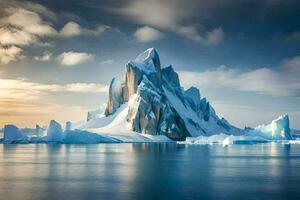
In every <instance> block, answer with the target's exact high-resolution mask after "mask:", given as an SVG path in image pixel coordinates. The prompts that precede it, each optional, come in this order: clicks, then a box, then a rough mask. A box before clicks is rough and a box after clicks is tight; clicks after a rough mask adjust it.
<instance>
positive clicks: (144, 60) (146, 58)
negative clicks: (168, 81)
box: [129, 48, 161, 73]
mask: <svg viewBox="0 0 300 200" xmlns="http://www.w3.org/2000/svg"><path fill="white" fill-rule="evenodd" d="M129 63H130V64H132V65H134V66H136V67H138V68H139V69H140V70H142V71H144V72H145V73H155V72H158V73H160V71H161V65H160V59H159V55H158V53H157V51H156V49H155V48H149V49H147V50H146V51H144V52H143V53H141V54H139V55H138V56H137V57H136V59H135V60H134V61H131V62H129Z"/></svg>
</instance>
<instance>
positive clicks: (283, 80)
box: [179, 56, 300, 96]
mask: <svg viewBox="0 0 300 200" xmlns="http://www.w3.org/2000/svg"><path fill="white" fill-rule="evenodd" d="M299 61H300V56H296V57H294V58H290V59H286V60H284V62H283V65H282V66H280V67H279V68H275V69H274V68H273V69H271V68H266V67H263V68H258V69H255V70H252V71H246V72H243V71H240V70H237V69H233V68H228V67H226V66H220V67H218V68H217V69H214V70H206V71H203V72H194V71H179V75H180V77H181V82H182V83H183V85H184V86H185V87H188V86H191V84H195V85H197V86H199V87H200V88H207V89H212V88H219V89H222V88H228V89H231V90H236V91H244V92H254V93H258V94H263V95H272V96H300V82H299V74H300V73H299V72H300V70H299V69H300V62H299Z"/></svg>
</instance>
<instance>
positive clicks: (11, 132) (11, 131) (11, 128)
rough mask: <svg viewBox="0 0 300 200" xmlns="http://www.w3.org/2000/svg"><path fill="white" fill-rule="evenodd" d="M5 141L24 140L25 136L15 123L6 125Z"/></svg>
mask: <svg viewBox="0 0 300 200" xmlns="http://www.w3.org/2000/svg"><path fill="white" fill-rule="evenodd" d="M3 132H4V141H14V140H23V139H25V136H24V135H23V133H22V132H21V131H20V130H19V128H18V127H16V126H15V125H11V124H8V125H5V127H4V131H3Z"/></svg>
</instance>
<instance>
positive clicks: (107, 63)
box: [101, 59, 115, 65]
mask: <svg viewBox="0 0 300 200" xmlns="http://www.w3.org/2000/svg"><path fill="white" fill-rule="evenodd" d="M114 62H115V61H114V60H112V59H109V60H104V61H103V62H101V64H102V65H109V64H113V63H114Z"/></svg>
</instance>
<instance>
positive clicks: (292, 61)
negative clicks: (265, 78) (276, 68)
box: [282, 55, 300, 76]
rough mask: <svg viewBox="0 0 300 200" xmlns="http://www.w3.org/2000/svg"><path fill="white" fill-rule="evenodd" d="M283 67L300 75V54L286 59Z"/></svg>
mask: <svg viewBox="0 0 300 200" xmlns="http://www.w3.org/2000/svg"><path fill="white" fill-rule="evenodd" d="M282 68H283V70H285V71H287V72H289V73H290V74H293V75H295V76H300V55H299V56H295V57H292V58H287V59H284V60H283V65H282Z"/></svg>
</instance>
